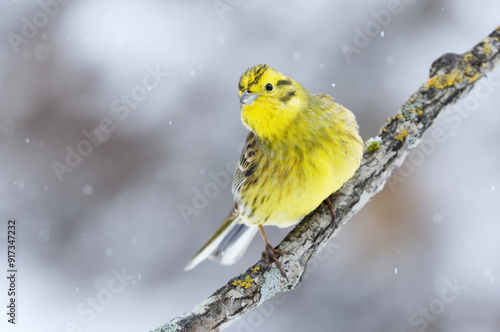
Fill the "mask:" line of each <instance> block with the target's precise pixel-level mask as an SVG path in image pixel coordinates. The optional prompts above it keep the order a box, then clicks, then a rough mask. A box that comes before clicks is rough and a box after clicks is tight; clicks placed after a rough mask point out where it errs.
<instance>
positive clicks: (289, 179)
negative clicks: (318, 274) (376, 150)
mask: <svg viewBox="0 0 500 332" xmlns="http://www.w3.org/2000/svg"><path fill="white" fill-rule="evenodd" d="M238 94H239V96H240V103H241V121H242V122H243V124H244V125H245V127H247V128H248V129H249V130H250V133H249V134H248V137H247V140H246V145H245V147H244V149H243V152H242V154H241V157H240V160H239V165H238V167H237V168H236V170H235V173H234V181H233V186H232V192H233V194H234V200H235V202H234V207H233V210H232V212H231V214H230V215H229V216H228V217H227V219H226V220H225V221H224V222H223V223H222V225H221V226H220V227H219V228H218V229H217V230H216V231H215V234H214V235H213V236H212V237H211V238H210V240H208V242H207V243H206V244H205V246H203V248H201V250H200V251H199V252H198V253H197V254H196V255H195V256H194V257H193V259H192V260H191V261H190V262H189V263H188V265H187V266H186V267H185V270H190V269H192V268H194V267H195V266H196V265H198V264H199V263H200V262H202V261H203V260H205V259H206V258H210V259H213V260H216V261H219V262H220V263H222V264H232V263H234V262H236V261H237V260H238V259H239V258H240V257H241V256H242V255H243V253H244V251H245V250H246V248H247V247H248V245H249V244H250V242H251V240H252V238H253V237H254V235H255V234H256V233H257V230H259V231H260V234H261V235H262V238H263V240H264V242H265V245H266V253H267V257H268V262H269V258H271V259H273V261H274V262H275V263H276V265H277V267H278V268H279V269H280V271H281V273H282V275H283V276H284V277H285V278H286V274H285V272H284V271H283V269H282V267H281V265H280V264H279V262H278V260H277V259H276V255H280V254H286V252H280V251H278V250H276V249H273V247H272V246H271V245H270V244H269V242H268V241H267V238H266V234H265V233H264V228H263V227H262V226H264V225H266V226H267V225H274V226H278V227H288V226H291V225H293V224H295V223H297V222H299V221H300V220H302V218H303V217H304V216H306V215H307V214H309V213H310V212H311V211H313V210H314V209H315V208H316V207H318V206H319V205H320V204H321V202H323V201H324V200H327V203H329V201H328V197H329V196H330V195H331V194H332V193H334V192H336V191H337V190H338V189H339V188H340V187H341V186H342V185H343V184H344V183H345V182H346V181H347V180H349V179H350V178H351V177H352V176H353V175H354V172H355V171H356V170H357V169H358V167H359V164H360V161H361V156H362V154H363V141H362V140H361V137H360V136H359V133H358V124H357V123H356V118H355V116H354V114H352V113H351V111H349V110H348V109H346V108H345V107H343V106H342V105H339V104H337V103H335V102H334V101H333V98H332V97H330V96H329V95H326V94H312V93H310V92H309V91H307V90H306V89H305V88H304V87H303V86H302V85H301V84H300V83H299V82H297V81H295V80H293V79H291V78H289V77H287V76H285V75H283V74H281V73H280V72H278V71H277V70H275V69H273V68H271V67H269V66H267V65H257V66H254V67H251V68H249V69H247V71H245V72H244V73H243V75H242V76H241V78H240V81H239V84H238ZM329 206H330V204H329ZM330 209H331V206H330ZM332 214H333V210H332Z"/></svg>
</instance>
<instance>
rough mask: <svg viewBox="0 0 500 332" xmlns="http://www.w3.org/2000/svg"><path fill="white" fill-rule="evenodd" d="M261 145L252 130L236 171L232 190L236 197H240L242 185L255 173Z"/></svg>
mask: <svg viewBox="0 0 500 332" xmlns="http://www.w3.org/2000/svg"><path fill="white" fill-rule="evenodd" d="M259 152H260V150H259V146H258V145H257V139H256V138H255V134H254V133H252V132H250V133H249V134H248V136H247V140H246V142H245V148H244V149H243V152H241V156H240V160H239V163H238V167H236V170H235V171H234V181H233V187H232V189H231V191H232V192H233V195H234V198H235V200H236V197H238V193H239V190H240V187H241V185H242V184H243V182H245V180H246V179H248V178H249V177H250V176H252V175H253V173H254V172H255V168H256V166H257V160H258V156H259V155H260V153H259Z"/></svg>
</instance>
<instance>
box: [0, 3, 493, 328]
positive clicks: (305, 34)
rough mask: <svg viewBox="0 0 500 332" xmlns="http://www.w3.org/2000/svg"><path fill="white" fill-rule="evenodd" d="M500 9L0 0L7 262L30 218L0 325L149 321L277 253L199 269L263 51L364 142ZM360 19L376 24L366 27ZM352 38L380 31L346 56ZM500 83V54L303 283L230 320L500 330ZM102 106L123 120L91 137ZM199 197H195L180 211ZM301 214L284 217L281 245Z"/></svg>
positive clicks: (0, 168) (1, 186)
mask: <svg viewBox="0 0 500 332" xmlns="http://www.w3.org/2000/svg"><path fill="white" fill-rule="evenodd" d="M61 2H63V1H61ZM214 4H216V5H218V6H220V7H219V11H218V10H217V9H216V8H215V7H214ZM224 6H225V7H224ZM394 6H395V7H394ZM44 7H45V10H44V9H43V8H44ZM222 7H224V8H222ZM499 7H500V6H499V3H498V1H496V0H479V1H466V0H460V1H451V0H448V1H445V0H438V1H436V0H426V1H424V0H422V1H417V0H413V1H411V0H401V1H399V5H398V1H392V0H391V1H379V0H377V1H373V0H372V1H368V0H360V1H326V0H325V1H280V2H269V1H244V0H231V1H230V0H220V1H218V0H217V1H215V2H214V1H168V2H167V1H165V2H162V1H146V0H143V1H97V0H89V1H71V2H67V3H64V4H58V5H57V6H56V5H55V2H54V0H51V1H48V0H45V1H42V2H40V3H39V2H36V1H12V0H9V1H2V3H1V5H0V13H1V14H0V18H1V19H0V35H1V37H2V38H1V39H0V156H1V159H0V160H1V161H0V267H1V268H2V271H4V273H6V272H5V271H6V269H7V267H6V261H7V258H6V256H7V250H6V245H7V244H6V230H7V226H6V224H7V220H8V219H10V218H15V219H16V220H17V225H18V233H17V246H18V254H17V263H18V268H19V271H20V272H19V275H18V285H17V288H18V294H19V295H18V299H17V304H18V309H17V312H18V317H17V324H16V325H15V326H12V325H11V324H8V323H7V316H6V311H7V309H6V308H5V304H6V303H7V294H6V293H7V281H6V278H5V277H1V278H0V304H1V306H0V307H1V308H3V309H1V310H0V317H1V318H0V330H2V331H31V330H36V331H149V330H151V329H153V328H155V327H157V326H159V325H161V324H163V323H165V322H168V321H169V320H171V319H172V318H174V317H176V316H178V315H180V314H182V313H184V312H185V311H187V310H189V309H190V308H192V307H193V306H194V305H196V304H198V303H199V302H201V301H202V300H203V299H205V298H206V297H207V296H208V295H210V294H211V293H213V292H214V291H215V290H216V289H217V288H218V287H220V286H221V285H223V284H224V283H225V282H226V281H227V280H228V279H229V278H231V277H233V276H235V275H237V274H239V273H241V272H242V271H243V270H245V269H246V268H247V267H248V266H250V264H252V263H254V262H255V261H257V260H258V259H259V258H260V252H261V251H262V249H263V244H262V240H261V239H260V238H256V239H255V241H254V242H253V243H252V245H251V248H250V249H249V250H248V252H247V253H246V254H245V256H244V257H243V259H241V261H240V262H238V263H237V264H236V265H234V266H230V267H222V266H219V265H217V264H215V263H213V262H205V263H203V264H201V265H200V266H199V267H197V268H196V269H195V270H193V271H190V272H184V271H183V267H184V265H185V264H186V263H187V261H188V260H189V259H190V258H191V257H192V255H193V254H194V253H195V252H197V251H198V249H199V248H200V246H201V245H203V244H204V242H205V241H206V240H207V239H208V238H209V237H210V236H211V232H212V231H213V230H214V229H215V228H216V227H217V226H218V225H219V224H220V222H221V221H222V220H223V219H224V217H225V216H226V215H227V213H228V212H229V209H230V207H231V204H232V195H231V193H230V184H227V183H226V182H227V181H222V182H220V181H219V182H216V181H214V180H213V179H212V178H211V175H210V174H212V175H213V174H214V173H215V174H218V176H219V177H220V178H221V179H226V178H227V177H228V175H227V174H231V173H232V168H233V167H234V162H235V161H236V160H237V158H238V156H239V152H240V149H241V143H242V142H243V140H244V139H245V137H246V134H247V131H246V129H245V128H244V127H243V126H242V125H241V123H240V112H239V102H238V98H237V92H236V87H237V82H238V79H239V76H240V75H241V73H242V72H243V71H244V70H245V69H247V68H248V67H250V66H252V65H255V64H259V63H267V64H269V65H271V66H273V67H275V68H277V69H278V70H280V71H282V72H283V73H285V74H287V75H289V76H291V77H293V78H295V79H297V80H298V81H300V82H302V83H303V84H304V85H305V86H306V87H307V88H308V89H309V90H310V91H312V92H323V93H328V94H331V95H333V96H334V97H335V99H336V101H337V102H339V103H341V104H343V105H344V106H346V107H348V108H349V109H351V110H352V111H353V112H354V113H355V114H356V116H357V119H358V122H359V125H360V131H361V135H362V137H363V139H365V140H366V139H368V138H370V137H372V136H375V135H377V133H378V129H379V128H380V126H381V125H382V124H383V123H384V122H385V121H386V119H387V117H389V116H391V115H393V114H395V113H396V111H397V110H398V109H399V107H400V105H401V104H402V103H404V102H405V101H406V100H407V99H408V97H409V96H410V95H411V94H412V93H413V92H415V91H416V90H417V89H418V87H419V86H420V85H421V84H422V83H423V82H425V81H426V79H427V78H428V70H429V67H430V65H431V63H432V61H433V60H435V59H436V58H437V57H439V56H440V55H441V54H443V53H446V52H455V53H462V52H464V51H466V50H468V49H469V48H470V47H472V46H473V45H475V44H476V43H477V42H479V41H480V40H481V39H482V38H484V37H486V36H487V35H488V34H489V33H490V32H491V31H492V30H494V29H495V28H496V27H497V26H498V25H499V24H500V12H499V9H500V8H499ZM394 8H396V9H397V10H396V11H397V12H395V13H394ZM388 9H391V10H393V13H392V14H391V16H390V18H389V17H387V16H384V19H385V21H383V22H382V23H383V25H385V26H381V25H377V24H379V23H377V20H376V18H375V16H379V19H380V17H381V16H380V15H382V14H381V13H387V12H388ZM46 11H48V13H49V14H50V15H49V14H47V13H46ZM377 13H378V14H377ZM26 22H28V23H26ZM35 23H36V24H37V25H38V27H37V26H36V25H33V24H35ZM30 25H33V26H32V27H31V29H30V28H29V26H30ZM33 27H34V29H33ZM358 29H359V30H361V31H363V30H365V29H372V30H369V31H371V32H372V36H369V37H368V38H367V39H365V40H361V39H359V37H356V36H357V35H359V30H358ZM16 36H17V37H16ZM360 42H364V44H359V43H360ZM356 43H357V44H358V45H359V46H363V47H359V50H357V52H355V53H351V54H347V53H345V52H343V47H345V44H350V45H353V46H356ZM344 51H345V48H344ZM148 68H149V69H148ZM148 70H149V71H159V72H160V74H159V76H157V80H154V79H151V78H148V77H147V75H148ZM166 73H168V75H167V74H166ZM144 80H145V81H146V84H144V83H143V81H144ZM488 82H489V83H488ZM143 86H145V87H146V88H144V87H143ZM499 87H500V69H498V68H497V70H496V71H495V72H493V73H491V76H490V79H489V81H487V80H483V81H482V83H480V87H478V88H476V90H474V91H473V92H472V93H471V97H469V98H468V99H467V100H466V101H464V102H461V103H459V104H458V105H456V106H455V107H453V108H450V109H449V110H448V111H447V112H448V114H447V116H444V117H442V118H440V119H439V120H438V121H437V122H436V123H435V124H434V126H433V127H432V128H431V130H430V132H429V134H428V135H427V136H426V137H425V142H426V148H425V149H424V148H419V149H417V150H416V151H414V152H413V154H412V155H411V156H410V159H409V160H408V161H407V162H406V163H405V164H404V165H403V167H402V169H401V170H400V172H398V173H397V176H398V178H399V179H400V181H395V180H391V181H389V183H388V184H387V185H386V188H385V189H384V191H383V192H381V193H380V194H378V195H377V196H376V197H375V198H374V199H373V200H372V202H370V203H369V204H368V205H367V206H366V207H365V208H364V209H363V210H362V212H361V213H359V214H358V215H356V216H355V217H354V218H353V219H352V220H351V222H350V223H349V224H348V225H347V226H346V227H345V228H344V229H343V231H342V232H341V233H340V234H339V236H338V237H337V238H335V239H334V240H333V242H332V244H331V245H330V246H329V247H328V249H327V250H326V251H323V252H322V253H321V256H320V258H319V259H317V260H315V261H314V262H312V263H311V265H310V269H309V273H308V275H307V278H305V280H304V281H303V282H302V283H301V284H300V286H299V287H298V288H297V289H296V290H294V291H293V292H288V293H285V294H283V295H280V296H279V297H278V298H276V299H274V300H273V301H272V302H268V303H266V304H265V305H264V306H263V307H261V308H259V309H257V310H255V311H254V312H252V313H251V314H249V315H247V316H246V317H244V318H243V319H242V320H240V321H238V322H237V323H235V324H234V325H232V326H231V327H230V328H229V329H228V331H304V330H310V331H360V332H361V331H363V332H372V331H373V332H375V331H384V332H392V331H398V332H400V331H407V332H409V331H424V330H426V331H454V332H461V331H476V332H489V331H491V332H493V331H498V326H500V266H499V262H500V224H499V221H500V217H499V211H498V207H499V203H500V131H499V130H498V127H499V124H500V112H499V107H500V106H499V105H500V88H499ZM131 94H133V95H134V96H135V97H134V98H136V99H135V100H134V99H132V101H131V102H130V105H132V106H131V107H129V108H128V111H125V109H126V108H125V106H124V105H125V104H124V103H123V102H122V101H121V99H122V97H123V98H131V97H130V95H131ZM127 95H128V97H127ZM120 106H121V107H122V108H121V109H119V107H120ZM102 121H104V126H105V128H107V129H109V126H111V127H112V129H113V130H112V131H111V132H110V133H108V134H106V135H103V137H102V139H101V141H100V142H99V143H100V144H98V145H93V144H92V145H90V146H91V149H92V151H91V152H90V151H89V149H88V148H89V144H88V143H81V142H82V141H85V140H87V138H86V136H85V135H84V134H83V133H84V132H85V131H86V132H90V131H92V130H93V129H94V128H96V127H97V126H99V123H103V122H102ZM106 126H107V127H106ZM433 133H435V134H434V136H436V135H437V134H441V136H442V137H444V138H443V139H441V140H436V139H435V138H433V137H434V136H433ZM78 146H80V150H81V149H83V150H82V151H85V153H86V154H87V155H86V156H82V157H81V160H79V162H76V161H75V160H73V161H74V162H75V163H76V164H73V166H74V167H70V168H69V169H70V170H71V172H69V171H67V172H64V173H63V174H62V175H61V179H62V181H60V179H58V176H57V175H56V172H55V171H54V169H53V164H54V162H57V163H61V164H65V163H66V161H65V158H66V157H67V154H68V148H69V149H73V150H76V149H77V147H78ZM68 167H69V166H68ZM227 169H229V171H228V170H227ZM231 177H232V174H231ZM199 193H202V194H203V195H204V197H205V199H203V198H201V199H200V198H199V197H198V196H200V194H199ZM207 194H208V196H206V195H207ZM196 197H197V198H196ZM195 203H197V204H196V205H193V204H195ZM187 206H190V207H191V208H192V209H196V213H195V212H193V210H191V212H192V214H184V215H183V214H182V213H181V210H182V208H183V207H184V208H186V207H187ZM289 230H290V229H277V228H268V230H267V232H268V234H269V237H270V241H271V243H272V244H274V245H276V244H278V243H279V241H280V240H281V239H282V238H283V237H284V236H285V235H286V233H287V232H288V231H289ZM2 275H3V273H2ZM117 275H122V276H121V277H117Z"/></svg>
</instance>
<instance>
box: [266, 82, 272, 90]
mask: <svg viewBox="0 0 500 332" xmlns="http://www.w3.org/2000/svg"><path fill="white" fill-rule="evenodd" d="M266 90H267V91H273V85H272V84H271V83H267V84H266Z"/></svg>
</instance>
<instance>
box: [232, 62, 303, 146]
mask: <svg viewBox="0 0 500 332" xmlns="http://www.w3.org/2000/svg"><path fill="white" fill-rule="evenodd" d="M238 94H239V96H240V103H241V121H242V122H243V124H244V125H245V126H246V127H247V128H248V129H250V130H251V131H253V132H254V133H255V134H256V135H257V137H258V138H261V139H267V140H275V139H278V140H279V139H280V137H281V136H282V135H283V134H284V131H286V129H287V127H288V125H289V124H290V123H291V122H292V121H293V120H294V119H295V118H296V117H297V115H298V114H299V113H300V112H301V111H302V110H303V109H304V108H305V107H306V105H307V103H308V101H309V100H308V99H309V98H308V95H309V93H308V92H307V90H305V89H304V87H303V86H302V85H301V84H300V83H298V82H297V81H295V80H293V79H291V78H289V77H286V76H285V75H283V74H282V73H280V72H279V71H277V70H275V69H274V68H271V67H269V66H268V65H257V66H254V67H250V68H248V69H247V70H246V71H245V72H244V73H243V75H241V78H240V81H239V83H238Z"/></svg>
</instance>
